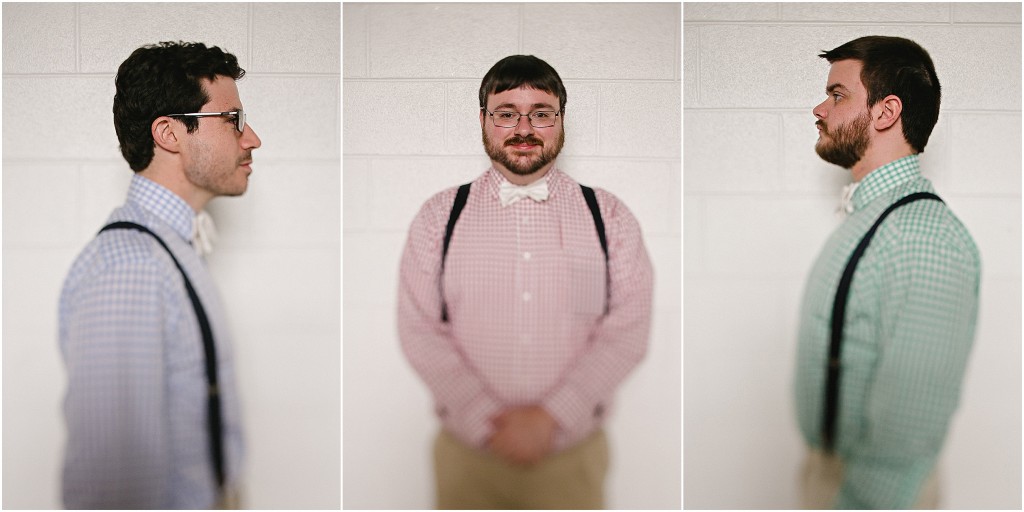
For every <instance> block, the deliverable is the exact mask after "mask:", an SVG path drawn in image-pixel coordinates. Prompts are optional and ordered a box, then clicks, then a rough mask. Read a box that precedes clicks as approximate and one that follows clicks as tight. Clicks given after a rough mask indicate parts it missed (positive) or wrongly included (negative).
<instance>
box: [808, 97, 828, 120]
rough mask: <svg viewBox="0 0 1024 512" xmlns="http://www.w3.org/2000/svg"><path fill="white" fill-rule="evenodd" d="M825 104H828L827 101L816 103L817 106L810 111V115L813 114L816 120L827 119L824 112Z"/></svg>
mask: <svg viewBox="0 0 1024 512" xmlns="http://www.w3.org/2000/svg"><path fill="white" fill-rule="evenodd" d="M826 103H828V100H825V101H823V102H821V103H818V106H816V107H814V108H813V109H812V110H811V113H812V114H814V117H817V118H818V119H825V118H826V117H828V111H827V110H825V104H826Z"/></svg>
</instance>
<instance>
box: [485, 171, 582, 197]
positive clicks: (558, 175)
mask: <svg viewBox="0 0 1024 512" xmlns="http://www.w3.org/2000/svg"><path fill="white" fill-rule="evenodd" d="M484 177H485V179H486V181H487V188H488V189H490V191H491V193H492V194H493V195H494V198H495V199H498V190H499V189H501V184H502V183H507V182H508V180H507V179H505V175H503V174H501V172H500V171H498V170H497V169H495V168H494V166H491V168H490V169H487V172H486V173H484ZM541 179H542V180H548V191H549V194H550V195H549V196H548V199H550V198H551V197H552V196H554V195H555V193H556V192H555V191H556V190H558V184H559V183H561V182H562V181H563V174H562V171H561V170H559V169H558V167H554V166H553V167H551V169H549V170H548V172H547V174H545V175H544V177H543V178H541Z"/></svg>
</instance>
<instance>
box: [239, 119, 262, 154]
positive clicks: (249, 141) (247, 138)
mask: <svg viewBox="0 0 1024 512" xmlns="http://www.w3.org/2000/svg"><path fill="white" fill-rule="evenodd" d="M239 143H240V144H241V145H242V147H243V148H244V149H256V148H258V147H260V146H261V145H262V144H263V141H261V140H260V136H259V135H256V131H255V130H253V129H252V126H249V123H245V130H243V131H242V137H241V139H239Z"/></svg>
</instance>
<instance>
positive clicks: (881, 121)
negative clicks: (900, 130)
mask: <svg viewBox="0 0 1024 512" xmlns="http://www.w3.org/2000/svg"><path fill="white" fill-rule="evenodd" d="M875 108H876V113H875V116H874V119H873V122H874V125H875V130H878V131H883V130H886V129H888V128H890V127H892V125H894V124H896V121H899V119H900V115H901V114H902V113H903V101H902V100H900V98H899V96H896V95H895V94H890V95H888V96H886V97H885V98H882V101H879V102H878V103H877V104H876V105H875Z"/></svg>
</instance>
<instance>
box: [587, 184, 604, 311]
mask: <svg viewBox="0 0 1024 512" xmlns="http://www.w3.org/2000/svg"><path fill="white" fill-rule="evenodd" d="M580 190H582V191H583V199H586V201H587V207H588V208H590V215H591V216H593V217H594V227H595V228H596V229H597V239H598V240H600V241H601V251H602V252H604V273H605V277H604V279H605V290H604V293H605V297H604V312H605V314H607V313H608V302H609V299H610V298H611V290H610V287H611V282H612V278H611V274H610V272H611V270H610V269H609V268H608V239H607V238H606V237H605V233H604V219H602V218H601V208H600V207H598V205H597V195H596V194H594V189H592V188H590V187H588V186H585V185H580Z"/></svg>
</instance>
